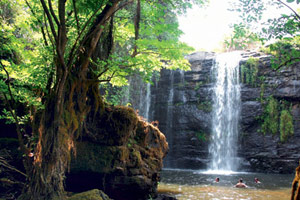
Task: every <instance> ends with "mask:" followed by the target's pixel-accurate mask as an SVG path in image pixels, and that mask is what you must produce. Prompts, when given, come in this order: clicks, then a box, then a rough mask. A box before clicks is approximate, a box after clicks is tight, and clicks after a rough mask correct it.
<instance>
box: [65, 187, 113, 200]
mask: <svg viewBox="0 0 300 200" xmlns="http://www.w3.org/2000/svg"><path fill="white" fill-rule="evenodd" d="M68 200H111V199H110V198H109V197H108V196H107V195H106V194H105V193H104V192H103V191H101V190H98V189H93V190H90V191H86V192H82V193H78V194H74V195H72V196H71V197H69V198H68Z"/></svg>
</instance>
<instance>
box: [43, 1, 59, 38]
mask: <svg viewBox="0 0 300 200" xmlns="http://www.w3.org/2000/svg"><path fill="white" fill-rule="evenodd" d="M40 1H41V4H42V6H43V9H44V12H45V13H46V16H47V19H48V22H49V24H50V29H51V32H52V35H53V37H54V39H55V41H56V42H57V34H56V31H55V27H54V24H53V21H52V17H51V15H50V12H49V9H48V7H47V5H46V3H45V1H44V0H40Z"/></svg>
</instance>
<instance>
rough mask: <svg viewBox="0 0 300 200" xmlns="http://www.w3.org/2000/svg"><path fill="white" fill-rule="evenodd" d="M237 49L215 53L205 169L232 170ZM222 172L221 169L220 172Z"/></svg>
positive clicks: (236, 118) (234, 161)
mask: <svg viewBox="0 0 300 200" xmlns="http://www.w3.org/2000/svg"><path fill="white" fill-rule="evenodd" d="M239 61H240V53H239V52H230V53H224V54H220V55H217V57H216V61H215V65H214V67H213V75H214V76H215V84H214V87H213V112H212V113H213V117H212V120H213V121H212V137H211V144H210V147H209V153H210V156H211V158H212V160H211V163H210V169H209V171H212V172H215V173H218V172H221V171H223V172H224V171H227V172H230V171H236V170H237V169H238V164H239V163H238V159H237V157H236V151H237V138H238V132H239V131H238V123H239V115H240V106H241V99H240V84H239ZM221 173H222V172H221Z"/></svg>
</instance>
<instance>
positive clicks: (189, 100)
mask: <svg viewBox="0 0 300 200" xmlns="http://www.w3.org/2000/svg"><path fill="white" fill-rule="evenodd" d="M214 56H215V55H214V54H213V53H207V52H200V53H194V54H191V55H189V56H188V57H187V58H188V59H189V61H190V63H191V71H187V72H184V73H183V72H180V71H175V72H171V71H168V70H163V71H162V72H161V77H160V79H159V80H156V82H155V84H154V85H153V86H152V87H151V107H150V110H151V111H152V112H153V113H152V116H153V117H152V120H158V121H159V128H160V130H161V131H162V132H164V133H165V135H166V137H167V141H168V143H169V147H170V151H169V153H168V155H167V157H166V158H165V160H164V166H165V167H170V168H187V169H207V166H208V164H209V161H210V158H209V152H208V148H209V142H210V133H211V128H212V127H211V126H212V125H211V121H212V113H211V111H212V94H213V91H212V87H213V81H214V80H213V77H212V75H211V69H212V66H213V63H214ZM250 57H254V58H257V59H258V66H257V69H258V72H257V74H256V80H255V82H252V83H246V81H244V82H243V83H242V85H241V101H242V108H241V109H242V110H241V118H240V135H239V139H238V141H239V142H238V144H237V145H238V157H239V158H240V160H241V166H240V170H244V171H257V172H275V173H292V172H293V171H294V169H295V168H296V167H297V164H298V159H299V157H300V156H299V149H300V143H299V142H297V141H300V140H299V139H300V129H299V128H300V122H299V119H300V91H299V90H300V63H298V64H295V65H293V66H291V67H289V68H283V69H281V70H279V71H274V70H272V68H271V64H270V57H268V56H266V55H262V54H259V53H251V52H246V53H244V54H243V58H242V60H241V62H240V64H241V65H242V64H245V63H246V61H247V60H248V59H249V58H250ZM241 70H242V69H241ZM241 70H240V71H241ZM240 76H242V74H240ZM241 79H242V77H241ZM262 84H263V87H262ZM262 90H263V91H262ZM270 96H273V97H274V98H275V99H276V100H277V101H278V102H281V101H283V100H284V101H285V102H287V104H289V105H291V114H292V116H293V125H294V135H293V136H291V137H289V138H288V140H287V141H285V142H281V141H280V137H279V131H278V133H277V134H275V135H272V134H271V133H266V134H265V135H264V134H263V133H262V131H261V129H262V119H261V116H262V115H263V114H264V110H265V107H266V105H265V103H264V101H262V99H268V97H270ZM297 149H298V150H297Z"/></svg>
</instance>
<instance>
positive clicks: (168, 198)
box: [153, 194, 177, 200]
mask: <svg viewBox="0 0 300 200" xmlns="http://www.w3.org/2000/svg"><path fill="white" fill-rule="evenodd" d="M153 200H177V199H176V197H175V196H172V195H167V194H159V195H158V196H157V197H156V198H155V199H153Z"/></svg>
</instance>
